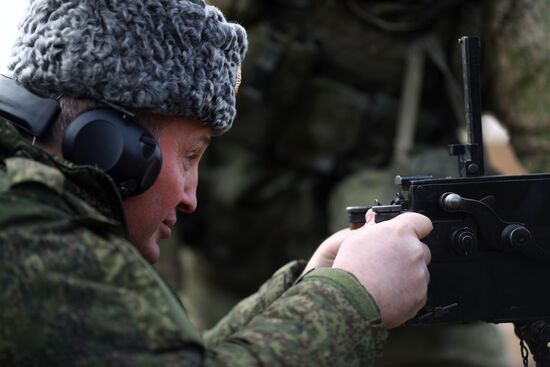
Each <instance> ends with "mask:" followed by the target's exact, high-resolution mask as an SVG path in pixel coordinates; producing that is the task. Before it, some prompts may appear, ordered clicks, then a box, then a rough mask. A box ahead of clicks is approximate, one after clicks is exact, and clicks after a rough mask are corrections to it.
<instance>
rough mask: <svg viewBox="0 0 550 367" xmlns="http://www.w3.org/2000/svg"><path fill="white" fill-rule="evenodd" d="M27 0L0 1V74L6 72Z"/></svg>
mask: <svg viewBox="0 0 550 367" xmlns="http://www.w3.org/2000/svg"><path fill="white" fill-rule="evenodd" d="M27 4H28V0H0V73H2V74H4V73H6V72H7V63H8V59H9V56H10V51H11V46H12V45H13V42H14V41H15V36H16V34H17V25H18V24H19V22H20V20H21V17H22V16H23V11H24V10H25V8H26V6H27Z"/></svg>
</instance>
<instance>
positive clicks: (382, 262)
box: [333, 213, 432, 328]
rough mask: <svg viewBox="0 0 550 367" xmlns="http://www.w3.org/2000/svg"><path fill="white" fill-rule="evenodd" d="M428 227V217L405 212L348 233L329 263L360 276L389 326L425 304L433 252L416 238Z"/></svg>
mask: <svg viewBox="0 0 550 367" xmlns="http://www.w3.org/2000/svg"><path fill="white" fill-rule="evenodd" d="M431 231H432V223H431V221H430V220H429V219H428V218H427V217H425V216H423V215H421V214H418V213H404V214H401V215H399V216H397V217H395V218H393V219H391V220H388V221H385V222H382V223H378V224H370V225H365V226H363V227H362V228H360V229H357V230H355V231H352V233H351V234H350V235H349V236H348V237H347V238H346V239H345V240H344V241H343V242H342V244H341V246H340V248H339V251H338V254H337V255H336V258H335V260H334V264H333V267H334V268H339V269H343V270H346V271H349V272H350V273H352V274H354V275H355V276H356V277H357V278H358V279H359V281H360V282H361V283H362V284H363V286H364V287H365V288H366V289H367V290H368V292H369V293H370V294H371V296H372V297H373V298H374V300H375V302H376V304H377V305H378V307H379V309H380V314H381V317H382V321H383V322H384V324H385V325H386V326H387V327H388V328H392V327H396V326H399V325H401V324H402V323H404V322H405V321H407V320H409V319H410V318H412V317H413V316H414V315H415V314H416V313H417V312H418V310H419V309H420V308H421V307H422V306H424V304H425V303H426V296H427V288H428V282H429V278H430V277H429V273H428V268H427V265H428V264H429V262H430V260H431V255H430V251H429V249H428V247H427V246H426V245H425V244H424V243H422V242H421V241H420V240H421V239H422V238H424V237H426V236H427V235H428V234H429V233H430V232H431Z"/></svg>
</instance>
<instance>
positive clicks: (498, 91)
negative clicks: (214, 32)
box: [0, 0, 550, 367]
mask: <svg viewBox="0 0 550 367" xmlns="http://www.w3.org/2000/svg"><path fill="white" fill-rule="evenodd" d="M210 2H211V3H213V4H214V5H216V6H219V7H220V8H222V10H223V11H224V13H225V14H226V16H227V18H229V19H230V20H233V21H237V22H239V23H241V24H243V25H244V26H245V27H246V28H247V30H248V32H249V37H250V50H249V54H248V56H247V59H246V60H245V64H244V65H243V66H242V67H243V84H242V87H241V90H240V92H239V95H238V117H237V120H236V122H235V127H234V128H233V129H232V130H231V131H230V132H229V133H228V134H227V135H226V136H224V137H223V138H221V139H215V140H214V142H213V144H212V145H211V148H209V151H208V152H207V155H206V157H205V160H204V162H203V164H202V167H201V171H200V174H201V179H200V185H199V209H198V211H197V213H196V214H193V215H188V216H183V217H181V218H180V219H179V223H180V227H179V228H178V229H177V236H175V237H174V238H172V240H171V241H167V242H164V243H163V244H162V249H161V252H162V256H161V261H160V263H159V264H157V267H158V269H159V270H160V272H161V273H162V274H163V275H164V276H165V278H166V279H167V280H168V281H169V283H170V284H171V286H172V287H173V288H174V289H175V290H176V291H177V293H178V294H179V295H180V297H181V298H182V299H183V301H184V303H185V304H186V307H187V309H188V311H189V312H190V314H191V315H192V317H193V319H194V321H195V322H196V324H197V325H198V326H199V327H200V328H202V329H206V328H208V327H211V326H212V325H213V324H214V323H215V321H216V320H218V319H219V318H220V317H221V316H222V315H223V314H224V313H225V312H227V310H228V309H230V307H232V306H233V305H234V304H235V302H237V301H238V300H240V299H241V298H242V297H244V296H246V295H247V294H250V293H251V292H253V291H254V290H255V289H256V288H257V287H258V286H259V285H260V284H261V283H262V282H263V281H264V280H266V279H267V277H268V276H269V275H270V274H271V273H272V272H273V271H274V270H276V269H277V268H278V267H279V266H281V265H283V264H284V263H285V262H286V261H289V260H291V259H295V258H307V257H308V255H309V254H311V253H312V251H313V250H314V249H315V247H316V246H317V245H318V244H319V243H320V241H321V240H322V239H323V238H325V237H326V236H327V235H328V234H329V233H331V232H332V231H335V230H337V229H339V228H342V227H345V226H346V225H347V224H346V222H347V218H346V215H345V211H344V208H345V206H347V205H363V204H367V205H369V204H371V203H372V201H373V200H374V199H380V200H381V201H382V202H388V201H389V200H391V199H392V198H393V195H394V194H395V192H394V191H395V188H394V186H393V176H394V175H396V174H402V175H403V174H405V175H406V174H413V173H414V174H432V175H434V176H437V177H446V176H456V175H457V168H456V158H454V157H448V156H447V153H446V152H447V144H449V143H457V142H459V141H461V140H464V129H463V117H462V115H463V102H462V94H461V93H462V92H461V88H462V84H461V82H462V81H461V74H460V73H461V70H460V59H459V49H458V46H457V42H456V41H457V39H458V37H459V36H462V35H466V34H469V35H474V34H476V35H480V36H481V39H482V49H483V60H482V84H483V85H482V89H483V93H484V94H483V100H482V105H483V106H484V107H485V114H484V118H483V132H484V138H485V144H486V147H485V148H486V160H488V162H489V169H488V170H489V171H490V172H492V173H502V174H514V173H523V172H528V171H529V172H541V171H550V164H548V162H549V160H550V158H549V157H550V154H548V153H549V152H550V132H549V131H550V130H548V129H549V128H550V121H549V116H550V111H549V106H550V101H549V97H548V95H547V93H545V92H546V90H547V87H549V86H550V85H549V80H550V78H549V77H548V75H549V73H550V67H548V63H549V62H550V53H549V52H548V50H549V46H548V45H547V44H548V42H547V35H548V34H549V33H548V32H549V31H550V18H549V5H548V2H546V1H544V0H529V1H527V0H525V1H502V2H500V1H494V0H493V1H477V0H476V1H457V0H445V1H432V0H406V1H383V0H378V1H361V0H322V1H314V0H272V1H267V0H212V1H210ZM27 3H28V2H27V1H17V2H8V1H6V0H3V2H2V4H1V5H0V72H1V73H6V72H7V67H6V65H7V62H8V58H9V54H10V48H11V44H12V43H13V41H14V38H15V35H16V30H17V24H18V22H19V20H20V18H21V15H22V14H23V12H24V9H25V7H26V6H27ZM514 148H516V149H517V153H518V154H517V155H519V157H520V159H518V158H517V155H516V152H515V150H514ZM428 355H430V356H432V357H433V359H429V358H427V357H426V356H428ZM426 358H427V359H426ZM416 365H421V366H423V367H425V366H438V365H441V366H469V367H475V366H499V367H501V366H506V365H510V366H519V365H521V356H520V349H519V341H518V340H517V338H516V337H515V335H514V333H513V328H512V326H511V325H508V324H506V325H498V326H496V327H494V326H492V325H486V324H479V325H472V326H471V327H470V326H462V325H461V326H456V327H445V328H436V329H434V330H431V329H428V330H419V329H415V330H403V331H400V330H398V331H396V332H395V333H393V334H392V336H391V338H390V345H389V346H388V349H387V351H386V357H385V358H384V360H383V361H381V362H380V364H379V366H386V367H389V366H407V367H411V366H416Z"/></svg>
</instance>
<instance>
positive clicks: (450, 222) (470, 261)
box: [347, 37, 550, 367]
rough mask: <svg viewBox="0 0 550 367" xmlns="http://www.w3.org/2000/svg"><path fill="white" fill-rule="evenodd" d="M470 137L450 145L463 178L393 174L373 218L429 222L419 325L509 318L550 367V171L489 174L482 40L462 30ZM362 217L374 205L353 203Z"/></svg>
mask: <svg viewBox="0 0 550 367" xmlns="http://www.w3.org/2000/svg"><path fill="white" fill-rule="evenodd" d="M459 43H460V45H461V48H462V64H463V77H464V94H465V98H464V99H465V109H466V124H467V130H468V143H467V144H462V145H451V146H450V154H451V155H456V156H457V157H458V165H459V174H460V177H457V178H432V177H430V176H408V177H401V176H397V177H396V180H395V183H396V184H397V185H398V186H399V192H398V193H397V195H396V197H395V198H394V199H393V200H392V201H391V203H390V205H379V203H376V204H375V205H374V206H373V207H372V210H373V211H374V212H375V213H376V217H375V221H376V222H380V221H384V220H388V219H391V218H393V217H395V216H396V215H399V214H401V213H403V212H405V211H414V212H419V213H422V214H424V215H426V216H427V217H429V218H430V219H431V220H432V223H433V232H432V233H431V234H430V235H429V236H428V237H426V238H425V239H424V242H425V243H426V245H428V247H429V248H430V250H431V253H432V262H431V264H430V265H429V270H430V275H431V277H430V279H431V281H430V284H429V287H428V299H427V303H426V305H425V307H424V308H422V309H421V310H420V311H419V312H418V314H417V315H416V316H415V317H414V318H413V319H412V320H411V321H410V323H413V324H418V323H422V324H426V323H462V322H473V321H487V322H493V323H503V322H513V323H515V325H516V333H517V334H518V336H519V337H520V339H521V345H522V355H523V356H524V365H525V366H526V365H527V358H526V353H527V349H526V348H525V347H524V344H523V341H524V340H525V341H526V342H527V344H528V345H529V347H530V349H531V352H532V353H533V354H534V358H535V361H536V363H537V366H539V367H548V366H550V348H549V347H548V345H547V344H548V342H550V325H549V324H548V321H550V293H549V292H548V287H549V284H547V283H548V281H549V280H550V225H549V219H548V218H549V217H550V215H549V214H548V213H547V210H548V208H550V174H527V175H515V176H484V159H483V137H482V131H481V96H480V86H479V65H480V42H479V38H477V37H462V38H460V40H459ZM347 210H348V213H349V214H350V217H351V218H352V222H354V223H355V225H357V222H358V219H359V220H360V218H361V217H362V218H363V222H364V213H365V212H366V210H368V207H350V208H347Z"/></svg>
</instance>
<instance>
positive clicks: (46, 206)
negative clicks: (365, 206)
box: [0, 0, 431, 366]
mask: <svg viewBox="0 0 550 367" xmlns="http://www.w3.org/2000/svg"><path fill="white" fill-rule="evenodd" d="M245 49H246V33H245V31H244V29H243V28H242V27H240V26H238V25H236V24H232V23H228V22H226V20H225V18H224V17H223V15H222V14H221V13H220V12H219V10H217V9H216V8H214V7H211V6H208V5H205V3H204V2H202V1H201V0H149V1H146V2H143V1H139V0H118V1H105V0H34V1H33V2H32V3H31V6H30V8H29V12H28V14H27V16H26V18H25V19H24V21H23V23H22V26H21V34H20V36H19V38H18V40H17V42H16V45H15V47H14V52H13V60H12V62H11V64H10V70H11V73H12V76H13V78H14V79H15V80H12V79H9V78H5V77H3V78H1V79H0V85H1V87H2V88H1V91H2V98H1V99H0V107H1V111H2V116H4V117H6V118H7V119H8V120H9V121H4V120H2V121H0V243H1V244H2V245H1V246H0V264H1V266H0V284H2V293H1V295H0V308H1V309H2V312H1V313H0V324H1V325H2V327H1V328H0V362H1V364H2V365H10V366H27V365H62V366H65V365H83V366H91V365H98V366H109V365H117V366H121V365H154V366H174V365H181V366H199V365H200V366H214V365H223V366H227V365H231V366H237V365H238V366H256V365H258V366H259V365H262V366H264V365H282V364H284V365H289V366H305V365H316V366H317V365H318V366H349V365H363V366H367V365H371V364H372V362H373V360H374V359H375V358H376V357H377V356H379V355H380V352H381V349H382V345H383V342H384V339H385V337H386V334H387V330H386V329H387V328H390V327H395V326H397V325H399V324H401V323H403V322H404V321H406V320H407V319H408V318H410V317H412V316H413V315H414V314H415V312H416V311H418V309H419V308H420V307H421V306H422V305H423V304H424V303H425V298H426V290H427V282H428V272H427V264H428V263H429V261H430V253H429V250H428V248H427V247H426V246H425V245H424V244H423V243H422V242H421V241H420V239H421V238H423V237H424V236H426V235H428V234H429V232H430V231H431V223H430V221H429V219H428V218H426V217H424V216H422V215H420V214H416V213H409V214H407V215H403V216H400V217H399V218H396V219H395V220H391V221H388V222H385V223H382V224H377V225H374V223H373V220H372V214H369V215H368V216H367V218H366V219H367V225H365V226H364V227H363V228H361V229H359V230H356V231H353V232H352V231H346V230H344V231H342V232H338V233H337V234H335V235H334V236H332V237H330V238H329V239H328V240H326V241H325V242H323V243H322V244H321V245H320V246H319V248H318V250H317V251H316V252H315V253H314V254H313V256H312V257H311V260H310V261H309V262H308V263H306V262H305V261H294V262H291V263H289V264H288V265H286V266H284V267H283V268H282V269H280V270H279V271H278V272H276V273H275V275H274V276H273V277H272V278H271V279H270V280H269V281H268V282H267V283H265V285H264V286H263V287H262V288H261V289H260V291H259V292H258V293H256V294H255V295H253V296H251V297H250V298H248V299H246V300H245V301H243V302H242V303H241V304H239V306H237V307H236V308H235V309H234V310H233V311H232V312H231V313H230V314H229V315H228V316H227V317H226V318H225V319H224V320H223V321H222V322H221V323H220V324H218V325H217V327H216V328H215V329H214V330H212V331H211V332H210V333H208V334H207V335H206V337H205V338H201V337H200V336H199V334H198V332H197V330H196V329H195V328H194V327H193V326H192V325H191V323H190V321H189V318H188V316H187V314H186V313H185V311H184V309H183V307H182V306H181V305H180V304H179V302H178V300H177V298H176V297H175V296H174V294H173V293H172V292H171V291H170V289H169V288H168V287H167V285H166V284H165V283H164V281H163V280H162V278H161V277H159V275H158V274H157V273H156V272H155V271H154V269H153V268H152V266H151V264H150V263H154V262H155V261H156V260H157V259H158V257H159V247H158V241H159V240H160V239H166V238H169V237H170V235H171V232H172V229H173V227H174V225H175V224H176V210H180V211H182V212H186V213H190V212H192V211H193V210H195V208H196V206H197V200H196V195H195V193H196V187H197V180H198V177H197V171H198V164H199V161H200V159H201V156H202V155H203V153H204V151H205V150H206V148H207V146H208V144H209V142H210V140H211V137H212V136H214V135H220V134H222V133H224V132H226V131H227V130H229V128H230V127H231V124H232V122H233V119H234V116H235V94H236V91H237V89H238V81H239V65H240V63H241V61H242V59H243V56H244V53H245ZM31 91H32V92H34V93H38V94H41V95H42V97H38V96H37V95H35V94H32V93H31ZM217 220H218V221H219V222H223V218H219V217H218V218H217ZM367 290H368V291H367Z"/></svg>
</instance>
